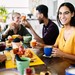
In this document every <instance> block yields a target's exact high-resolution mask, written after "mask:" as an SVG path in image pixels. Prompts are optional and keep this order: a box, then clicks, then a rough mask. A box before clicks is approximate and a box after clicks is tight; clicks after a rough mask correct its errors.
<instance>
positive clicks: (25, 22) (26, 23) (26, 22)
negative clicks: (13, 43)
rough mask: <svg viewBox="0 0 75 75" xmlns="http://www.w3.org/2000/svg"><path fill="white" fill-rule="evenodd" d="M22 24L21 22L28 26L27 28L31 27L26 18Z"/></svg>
mask: <svg viewBox="0 0 75 75" xmlns="http://www.w3.org/2000/svg"><path fill="white" fill-rule="evenodd" d="M22 24H23V25H24V26H25V27H27V28H29V29H30V28H32V27H31V25H30V23H29V22H28V21H27V20H25V21H22Z"/></svg>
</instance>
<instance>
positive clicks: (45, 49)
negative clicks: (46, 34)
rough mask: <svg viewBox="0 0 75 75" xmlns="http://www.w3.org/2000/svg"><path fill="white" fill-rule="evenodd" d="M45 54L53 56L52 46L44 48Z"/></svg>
mask: <svg viewBox="0 0 75 75" xmlns="http://www.w3.org/2000/svg"><path fill="white" fill-rule="evenodd" d="M44 54H45V55H46V56H51V54H52V46H45V47H44Z"/></svg>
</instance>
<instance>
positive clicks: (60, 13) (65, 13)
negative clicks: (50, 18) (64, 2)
mask: <svg viewBox="0 0 75 75" xmlns="http://www.w3.org/2000/svg"><path fill="white" fill-rule="evenodd" d="M69 13H71V12H69V11H66V12H64V13H62V12H59V13H58V14H59V15H62V14H64V15H68V14H69Z"/></svg>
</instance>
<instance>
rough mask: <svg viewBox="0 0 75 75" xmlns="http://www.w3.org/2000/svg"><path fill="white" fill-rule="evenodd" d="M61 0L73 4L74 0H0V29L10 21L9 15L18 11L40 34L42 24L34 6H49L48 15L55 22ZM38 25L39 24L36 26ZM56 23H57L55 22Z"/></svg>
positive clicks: (74, 3)
mask: <svg viewBox="0 0 75 75" xmlns="http://www.w3.org/2000/svg"><path fill="white" fill-rule="evenodd" d="M63 2H70V3H72V4H73V5H74V6H75V0H0V26H1V29H3V28H4V26H5V25H6V24H8V23H10V22H11V15H12V13H14V12H19V13H21V14H22V15H25V16H26V18H27V19H28V21H29V22H30V23H31V25H32V26H33V28H34V29H36V30H35V31H36V32H37V34H38V35H39V36H42V35H41V29H42V25H39V22H38V20H37V18H36V10H35V9H36V7H37V6H38V5H40V4H44V5H47V6H48V8H49V13H48V16H49V18H50V19H51V20H53V21H54V22H55V23H57V21H56V14H57V10H58V7H59V5H60V4H61V3H63ZM37 25H39V26H37ZM57 25H58V24H57Z"/></svg>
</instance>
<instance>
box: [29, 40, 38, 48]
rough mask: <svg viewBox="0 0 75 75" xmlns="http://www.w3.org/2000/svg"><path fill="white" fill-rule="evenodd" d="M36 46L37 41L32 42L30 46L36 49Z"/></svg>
mask: <svg viewBox="0 0 75 75" xmlns="http://www.w3.org/2000/svg"><path fill="white" fill-rule="evenodd" d="M36 44H37V42H36V40H32V41H31V42H30V46H31V47H32V48H34V47H35V46H36Z"/></svg>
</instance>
